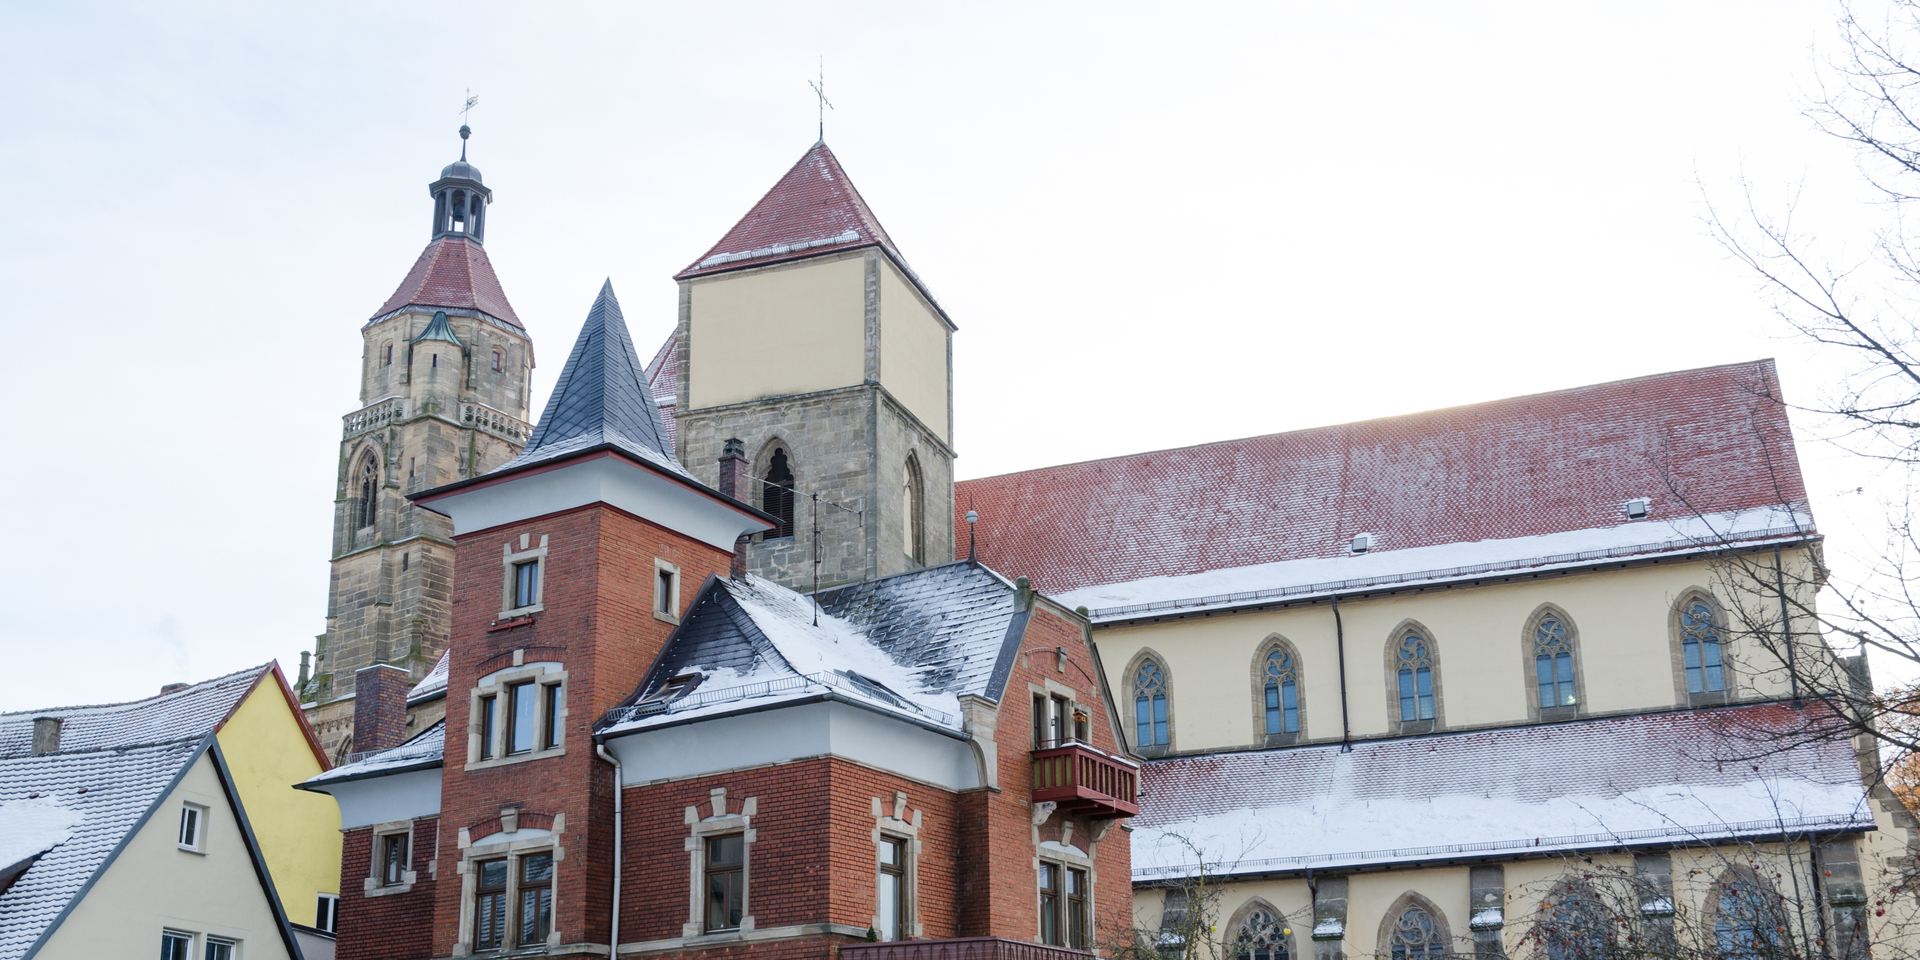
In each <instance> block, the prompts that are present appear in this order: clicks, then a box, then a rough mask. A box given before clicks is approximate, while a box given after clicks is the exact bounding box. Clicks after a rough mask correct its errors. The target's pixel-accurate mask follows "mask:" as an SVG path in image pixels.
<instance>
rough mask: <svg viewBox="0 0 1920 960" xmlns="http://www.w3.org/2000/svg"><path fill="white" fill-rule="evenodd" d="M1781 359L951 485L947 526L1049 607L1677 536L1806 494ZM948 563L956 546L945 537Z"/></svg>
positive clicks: (1803, 515) (1800, 500)
mask: <svg viewBox="0 0 1920 960" xmlns="http://www.w3.org/2000/svg"><path fill="white" fill-rule="evenodd" d="M1779 396H1780V392H1779V382H1778V379H1777V378H1776V376H1775V373H1774V367H1773V362H1772V361H1771V360H1762V361H1757V362H1753V363H1741V364H1733V365H1728V366H1721V367H1707V368H1703V369H1699V370H1686V371H1680V372H1677V373H1665V374H1659V375H1656V376H1650V377H1642V378H1639V379H1635V380H1623V381H1619V382H1615V383H1605V384H1599V385H1595V386H1587V387H1578V388H1575V389H1571V390H1561V391H1557V392H1554V393H1544V394H1536V395H1533V396H1526V397H1515V398H1511V399H1506V400H1496V401H1492V402H1489V403H1479V404H1473V405H1469V406H1461V407H1452V408H1448V409H1444V410H1431V411H1426V412H1423V413H1415V414H1409V415H1406V416H1399V417H1389V418H1385V419H1380V420H1369V421H1365V422H1362V423H1350V424H1342V425H1338V426H1330V427H1318V428H1314V429H1309V430H1296V431H1293V432H1291V433H1280V434H1271V435H1268V436H1262V437H1250V438H1247V439H1243V440H1230V441H1226V442H1223V443H1213V444H1205V445H1202V446H1196V447H1185V448H1181V449H1177V450H1159V451H1154V452H1150V453H1139V454H1133V455H1131V456H1124V457H1114V458H1111V459H1106V460H1095V461H1089V462H1086V463H1073V464H1065V465H1061V466H1055V467H1047V468H1045V469H1040V470H1029V471H1026V472H1023V473H1011V474H1005V475H1002V476H997V477H985V478H982V479H978V480H967V481H963V482H961V483H959V484H957V485H956V492H955V496H954V500H953V502H954V512H955V521H954V522H955V529H960V526H959V525H960V523H961V522H963V521H962V518H961V515H962V514H964V513H965V512H966V511H967V510H968V509H969V507H971V508H972V509H974V510H977V511H978V513H979V517H980V519H979V522H978V524H977V525H976V527H975V532H976V538H977V543H978V555H979V557H980V558H981V560H982V561H983V562H985V563H987V564H989V565H991V566H992V567H994V568H995V569H998V570H1004V571H1007V572H1009V573H1012V574H1020V575H1026V576H1029V577H1032V578H1033V582H1034V584H1035V586H1036V588H1038V589H1040V590H1041V591H1042V592H1044V593H1046V594H1048V595H1049V596H1056V597H1057V596H1060V595H1062V594H1065V593H1068V592H1069V591H1077V590H1080V589H1082V588H1085V587H1090V586H1096V585H1100V584H1113V583H1126V582H1132V581H1139V580H1143V579H1147V578H1154V577H1185V576H1189V575H1192V574H1197V573H1202V572H1205V571H1210V570H1226V569H1230V568H1238V567H1249V566H1255V565H1260V564H1270V563H1279V562H1282V561H1290V560H1301V559H1307V558H1315V559H1335V558H1341V557H1346V556H1347V555H1348V554H1349V552H1350V547H1351V544H1352V541H1353V537H1354V535H1355V534H1359V533H1371V534H1374V536H1375V549H1376V550H1389V551H1391V550H1406V549H1412V548H1419V547H1434V546H1440V545H1444V544H1466V543H1479V542H1483V541H1498V540H1514V539H1520V538H1530V537H1541V536H1545V535H1548V534H1556V533H1565V532H1568V531H1580V530H1599V529H1604V528H1607V527H1611V526H1614V525H1617V524H1620V523H1622V522H1623V521H1624V520H1625V519H1626V510H1625V504H1626V501H1628V500H1632V499H1636V498H1641V497H1645V498H1649V499H1650V500H1651V501H1652V502H1651V505H1650V512H1649V514H1648V519H1649V520H1652V521H1656V522H1658V521H1671V520H1674V519H1677V518H1685V517H1689V516H1693V515H1696V514H1701V515H1717V514H1728V513H1736V512H1741V511H1748V510H1754V509H1759V508H1765V507H1774V506H1781V505H1791V506H1793V507H1795V508H1796V509H1797V510H1798V513H1799V518H1800V519H1801V520H1802V521H1803V522H1810V517H1811V514H1809V513H1808V512H1807V511H1806V510H1805V507H1804V504H1805V502H1806V490H1805V486H1804V484H1803V482H1802V480H1801V477H1800V470H1799V462H1798V459H1797V457H1796V455H1795V453H1794V446H1793V439H1792V436H1791V434H1790V430H1789V425H1788V423H1787V415H1786V409H1785V407H1784V406H1783V405H1782V404H1781V402H1780V401H1779V399H1778V398H1779ZM955 548H956V550H965V549H966V545H965V543H964V542H962V541H960V540H956V543H955Z"/></svg>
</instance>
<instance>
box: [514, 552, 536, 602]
mask: <svg viewBox="0 0 1920 960" xmlns="http://www.w3.org/2000/svg"><path fill="white" fill-rule="evenodd" d="M539 602H540V561H538V560H528V561H527V562H526V563H518V564H514V567H513V608H514V609H515V610H518V609H520V608H521V607H531V606H533V605H534V604H536V603H539Z"/></svg>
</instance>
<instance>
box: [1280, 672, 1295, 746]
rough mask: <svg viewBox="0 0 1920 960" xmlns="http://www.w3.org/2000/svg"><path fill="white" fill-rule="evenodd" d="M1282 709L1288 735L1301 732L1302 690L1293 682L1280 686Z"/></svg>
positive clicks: (1289, 681)
mask: <svg viewBox="0 0 1920 960" xmlns="http://www.w3.org/2000/svg"><path fill="white" fill-rule="evenodd" d="M1280 709H1281V712H1282V720H1283V721H1284V722H1285V723H1286V726H1287V732H1288V733H1299V732H1300V688H1299V687H1298V685H1296V684H1295V683H1294V682H1293V681H1292V680H1288V681H1287V682H1286V683H1283V684H1281V685H1280Z"/></svg>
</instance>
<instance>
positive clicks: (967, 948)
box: [840, 937, 1093, 960]
mask: <svg viewBox="0 0 1920 960" xmlns="http://www.w3.org/2000/svg"><path fill="white" fill-rule="evenodd" d="M1092 956H1093V954H1092V953H1090V952H1088V951H1086V950H1072V949H1068V948H1067V947H1050V946H1047V945H1046V944H1044V943H1027V942H1026V941H1024V940H1003V939H1001V938H999V937H959V938H956V939H952V940H894V941H891V942H888V943H849V944H844V945H842V946H841V947H840V960H1090V958H1091V957H1092Z"/></svg>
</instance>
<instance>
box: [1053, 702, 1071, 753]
mask: <svg viewBox="0 0 1920 960" xmlns="http://www.w3.org/2000/svg"><path fill="white" fill-rule="evenodd" d="M1052 705H1053V710H1052V712H1051V713H1050V714H1049V718H1048V725H1047V733H1048V734H1049V735H1050V736H1052V737H1053V745H1054V746H1056V747H1057V746H1059V745H1061V744H1063V743H1066V742H1067V734H1068V732H1069V731H1070V730H1071V729H1072V728H1071V727H1069V726H1068V724H1069V723H1072V722H1073V708H1072V707H1070V706H1068V705H1067V698H1066V697H1054V698H1053V704H1052Z"/></svg>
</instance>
